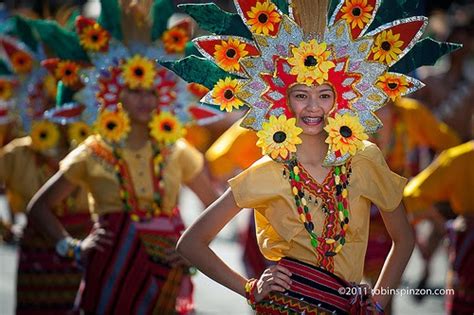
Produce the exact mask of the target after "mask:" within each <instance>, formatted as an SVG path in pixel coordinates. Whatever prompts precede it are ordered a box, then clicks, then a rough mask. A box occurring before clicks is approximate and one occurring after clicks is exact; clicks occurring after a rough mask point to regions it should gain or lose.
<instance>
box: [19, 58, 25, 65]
mask: <svg viewBox="0 0 474 315" xmlns="http://www.w3.org/2000/svg"><path fill="white" fill-rule="evenodd" d="M25 62H26V61H25V59H23V58H18V63H19V64H20V65H23V64H24V63H25Z"/></svg>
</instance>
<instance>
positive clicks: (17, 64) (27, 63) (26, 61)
mask: <svg viewBox="0 0 474 315" xmlns="http://www.w3.org/2000/svg"><path fill="white" fill-rule="evenodd" d="M10 59H11V63H12V66H13V69H14V70H15V72H17V73H22V74H24V73H28V72H30V71H31V69H32V68H33V59H32V58H31V56H30V55H29V54H27V53H26V52H24V51H21V50H18V51H15V52H14V53H13V54H12V56H11V58H10Z"/></svg>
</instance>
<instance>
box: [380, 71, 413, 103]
mask: <svg viewBox="0 0 474 315" xmlns="http://www.w3.org/2000/svg"><path fill="white" fill-rule="evenodd" d="M376 85H377V86H378V87H379V88H381V89H382V90H384V92H385V93H386V94H387V95H388V96H389V97H390V99H391V100H392V101H394V100H395V99H396V98H397V97H399V96H401V95H404V94H405V93H406V92H407V91H408V88H409V87H410V83H409V82H408V80H407V79H406V77H404V76H401V75H395V74H391V73H385V74H384V75H383V76H381V77H379V79H378V81H377V83H376Z"/></svg>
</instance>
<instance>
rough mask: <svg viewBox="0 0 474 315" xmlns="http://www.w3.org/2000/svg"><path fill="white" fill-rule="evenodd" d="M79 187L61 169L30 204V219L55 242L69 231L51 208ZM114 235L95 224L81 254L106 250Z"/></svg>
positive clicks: (82, 246) (81, 246)
mask: <svg viewBox="0 0 474 315" xmlns="http://www.w3.org/2000/svg"><path fill="white" fill-rule="evenodd" d="M77 188H78V186H77V185H75V184H73V183H71V182H70V181H68V180H67V179H66V177H65V176H64V175H63V173H62V172H61V171H59V172H57V173H56V174H54V175H53V177H51V178H50V179H49V180H48V181H47V182H46V183H45V184H44V185H43V187H41V188H40V189H39V190H38V192H37V193H36V194H35V195H34V196H33V198H32V199H31V201H30V203H29V204H28V219H29V220H32V221H34V223H35V224H36V225H37V226H38V227H39V229H40V231H41V232H43V233H44V234H46V235H47V236H48V237H50V238H51V239H52V240H53V241H54V242H55V243H57V242H58V241H60V240H62V239H64V238H65V237H68V236H69V233H68V232H67V231H66V230H65V229H64V227H63V225H62V224H61V222H59V220H58V218H57V217H56V216H55V215H54V213H53V212H52V211H51V209H52V208H54V207H55V206H58V205H59V204H60V203H61V202H62V201H63V200H65V199H66V198H67V197H68V196H69V195H71V194H72V193H73V192H74V191H75V190H76V189H77ZM112 237H113V234H112V233H110V232H107V231H106V230H105V229H104V226H100V225H98V224H95V225H94V228H93V229H92V231H91V232H90V234H89V235H88V236H87V237H86V238H85V239H84V240H82V242H81V245H80V248H81V256H82V257H84V256H86V255H87V254H88V253H89V252H90V251H91V250H92V249H94V248H95V249H97V250H99V251H102V250H104V246H109V245H111V244H112Z"/></svg>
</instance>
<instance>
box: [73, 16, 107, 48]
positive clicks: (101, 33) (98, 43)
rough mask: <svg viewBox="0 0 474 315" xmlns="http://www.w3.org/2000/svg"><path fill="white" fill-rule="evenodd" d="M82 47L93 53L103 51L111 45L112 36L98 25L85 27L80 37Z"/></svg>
mask: <svg viewBox="0 0 474 315" xmlns="http://www.w3.org/2000/svg"><path fill="white" fill-rule="evenodd" d="M79 39H80V41H81V45H82V46H83V47H84V48H85V49H87V50H91V51H101V50H103V49H105V48H106V47H107V45H108V44H109V39H110V35H109V33H108V32H107V31H106V30H104V29H103V28H102V27H101V26H100V25H99V24H98V23H95V24H93V25H89V26H87V27H85V28H84V29H83V30H82V32H81V34H80V35H79Z"/></svg>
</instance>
